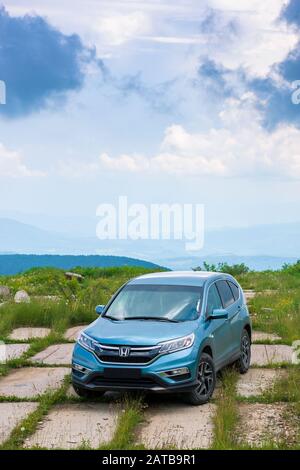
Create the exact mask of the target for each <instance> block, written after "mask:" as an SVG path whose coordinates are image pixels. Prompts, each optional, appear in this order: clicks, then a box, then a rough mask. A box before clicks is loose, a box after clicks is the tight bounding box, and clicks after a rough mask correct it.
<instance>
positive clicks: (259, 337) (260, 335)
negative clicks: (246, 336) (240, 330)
mask: <svg viewBox="0 0 300 470" xmlns="http://www.w3.org/2000/svg"><path fill="white" fill-rule="evenodd" d="M281 339H282V338H281V337H280V336H278V335H276V334H274V333H265V332H264V331H253V332H252V341H253V342H255V341H280V340H281Z"/></svg>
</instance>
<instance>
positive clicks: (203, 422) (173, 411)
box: [139, 402, 216, 449]
mask: <svg viewBox="0 0 300 470" xmlns="http://www.w3.org/2000/svg"><path fill="white" fill-rule="evenodd" d="M215 412H216V405H213V404H206V405H203V406H199V407H193V406H190V405H185V404H181V403H172V402H171V403H163V404H157V405H154V406H151V408H150V409H149V411H147V412H146V421H147V424H145V425H144V426H143V427H141V432H140V433H139V439H140V441H141V443H142V444H144V446H145V447H146V448H148V449H156V448H168V447H171V448H177V449H195V448H203V449H205V448H208V447H209V446H210V445H211V443H212V438H213V423H212V419H213V416H214V413H215Z"/></svg>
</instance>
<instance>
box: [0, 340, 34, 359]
mask: <svg viewBox="0 0 300 470" xmlns="http://www.w3.org/2000/svg"><path fill="white" fill-rule="evenodd" d="M29 348H30V344H5V345H4V358H3V359H4V361H5V362H6V361H9V360H10V359H17V358H18V357H21V356H22V355H23V354H24V353H25V352H26V351H28V349H29ZM2 356H3V353H2V354H1V359H2Z"/></svg>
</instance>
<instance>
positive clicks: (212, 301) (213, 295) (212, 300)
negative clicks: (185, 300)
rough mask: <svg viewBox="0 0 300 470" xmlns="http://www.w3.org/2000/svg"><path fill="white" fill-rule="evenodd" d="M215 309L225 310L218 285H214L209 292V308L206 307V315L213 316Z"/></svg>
mask: <svg viewBox="0 0 300 470" xmlns="http://www.w3.org/2000/svg"><path fill="white" fill-rule="evenodd" d="M215 308H223V305H222V302H221V299H220V296H219V292H218V290H217V288H216V285H215V284H213V285H212V286H211V287H210V288H209V291H208V297H207V307H206V314H207V316H209V315H211V314H212V312H213V310H214V309H215Z"/></svg>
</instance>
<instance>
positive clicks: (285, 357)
mask: <svg viewBox="0 0 300 470" xmlns="http://www.w3.org/2000/svg"><path fill="white" fill-rule="evenodd" d="M292 354H293V349H292V348H291V347H290V346H286V345H284V344H276V345H275V344H274V345H273V344H267V345H265V344H253V345H252V350H251V365H252V366H253V365H257V366H268V365H270V364H280V363H282V362H287V363H290V362H291V361H292Z"/></svg>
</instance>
